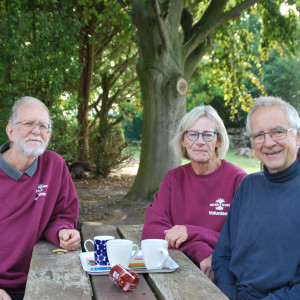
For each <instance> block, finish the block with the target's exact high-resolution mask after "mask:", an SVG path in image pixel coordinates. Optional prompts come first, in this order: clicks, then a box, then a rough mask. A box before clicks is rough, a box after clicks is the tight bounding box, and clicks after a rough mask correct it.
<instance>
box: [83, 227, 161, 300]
mask: <svg viewBox="0 0 300 300" xmlns="http://www.w3.org/2000/svg"><path fill="white" fill-rule="evenodd" d="M97 235H113V236H115V237H116V238H119V235H118V232H117V230H116V227H115V226H112V225H103V224H101V223H97V222H85V223H84V224H83V227H82V240H83V241H85V240H87V239H93V237H94V236H97ZM139 276H140V281H139V284H138V286H137V288H136V289H135V290H134V291H133V292H126V293H125V292H123V291H122V290H121V289H120V288H119V287H118V286H116V285H115V284H114V283H113V281H112V280H111V279H110V277H109V276H108V275H90V279H91V283H92V286H93V291H94V297H95V299H101V300H106V299H107V300H111V299H113V300H119V299H120V300H121V299H122V300H123V299H124V300H140V299H143V300H155V299H156V298H155V296H154V294H153V292H152V291H151V289H150V287H149V285H148V283H147V282H146V280H145V278H144V276H143V275H142V274H139Z"/></svg>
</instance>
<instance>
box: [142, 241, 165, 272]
mask: <svg viewBox="0 0 300 300" xmlns="http://www.w3.org/2000/svg"><path fill="white" fill-rule="evenodd" d="M142 253H143V259H144V262H145V266H146V268H147V269H148V270H149V269H162V267H163V266H164V265H165V263H166V262H167V260H168V259H169V252H168V241H166V240H162V239H146V240H142Z"/></svg>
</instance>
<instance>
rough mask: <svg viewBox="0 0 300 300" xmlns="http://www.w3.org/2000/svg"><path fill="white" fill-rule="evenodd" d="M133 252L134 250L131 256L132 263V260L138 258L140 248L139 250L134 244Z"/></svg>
mask: <svg viewBox="0 0 300 300" xmlns="http://www.w3.org/2000/svg"><path fill="white" fill-rule="evenodd" d="M132 250H134V254H133V255H132V256H131V259H130V261H132V260H134V259H135V258H136V256H137V255H138V253H139V250H140V248H139V246H138V245H136V244H133V245H132Z"/></svg>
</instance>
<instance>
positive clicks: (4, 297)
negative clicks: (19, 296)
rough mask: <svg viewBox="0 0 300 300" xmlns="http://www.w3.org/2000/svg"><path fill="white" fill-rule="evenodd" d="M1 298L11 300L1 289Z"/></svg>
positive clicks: (1, 299)
mask: <svg viewBox="0 0 300 300" xmlns="http://www.w3.org/2000/svg"><path fill="white" fill-rule="evenodd" d="M0 300H11V298H10V297H9V296H8V294H7V293H6V292H5V291H4V290H1V289H0Z"/></svg>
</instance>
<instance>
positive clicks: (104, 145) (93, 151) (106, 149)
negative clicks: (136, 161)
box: [89, 125, 128, 178]
mask: <svg viewBox="0 0 300 300" xmlns="http://www.w3.org/2000/svg"><path fill="white" fill-rule="evenodd" d="M99 131H100V132H101V129H100V128H99V126H98V127H96V128H95V129H93V130H91V131H90V139H89V141H90V158H91V161H92V163H93V164H94V165H95V167H96V174H97V175H101V176H103V177H105V178H106V177H107V176H108V175H109V173H110V171H111V169H112V168H113V167H114V166H117V165H119V164H120V163H122V162H123V161H124V160H125V159H127V158H128V156H127V155H124V154H123V150H124V148H126V146H127V144H126V143H125V139H124V134H123V129H122V127H121V126H120V125H118V126H113V127H110V128H109V130H107V131H106V133H107V136H106V137H104V136H103V135H102V134H100V133H99Z"/></svg>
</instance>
